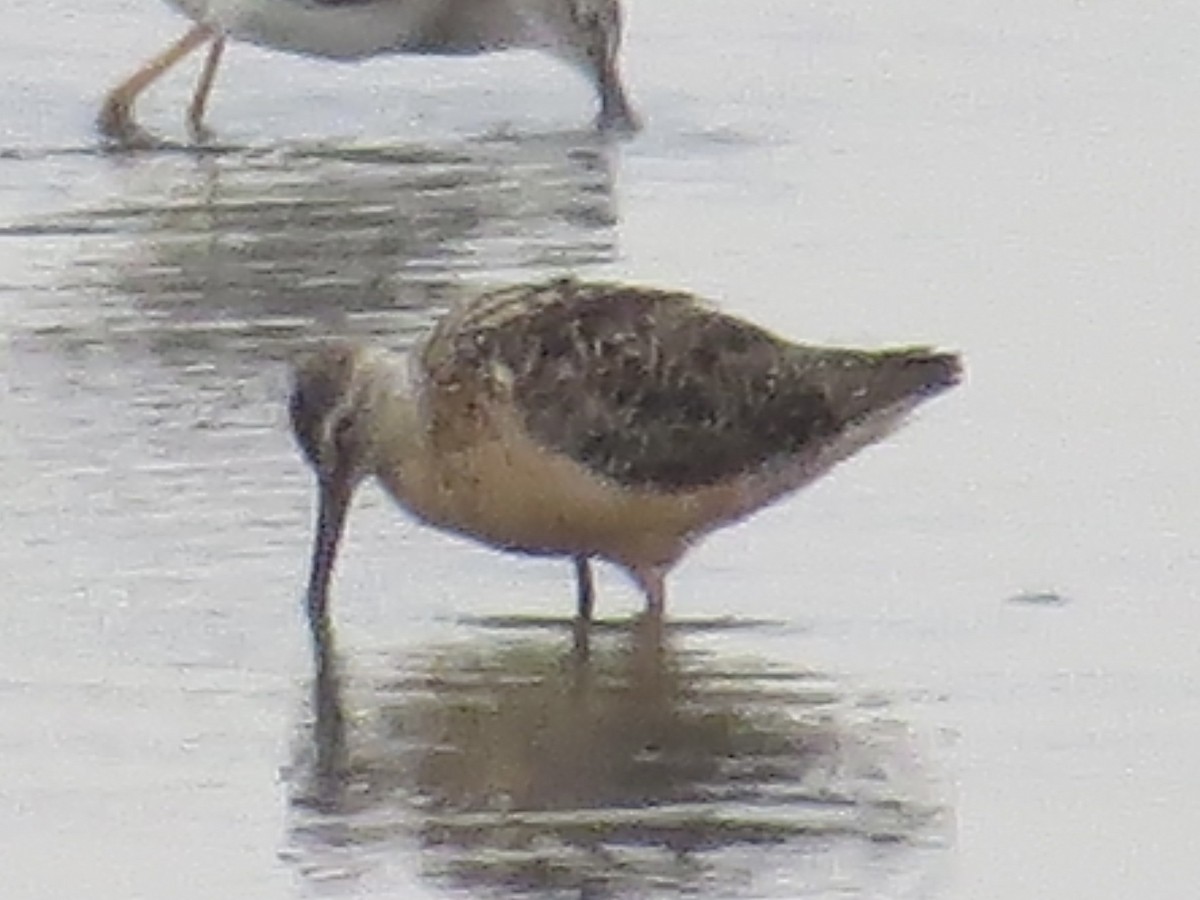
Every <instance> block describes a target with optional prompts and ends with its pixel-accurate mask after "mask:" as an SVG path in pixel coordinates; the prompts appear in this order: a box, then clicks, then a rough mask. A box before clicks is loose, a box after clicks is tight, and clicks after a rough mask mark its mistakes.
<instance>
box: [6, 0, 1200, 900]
mask: <svg viewBox="0 0 1200 900" xmlns="http://www.w3.org/2000/svg"><path fill="white" fill-rule="evenodd" d="M13 5H14V7H15V8H14V10H13V11H11V12H10V17H9V23H10V24H9V27H8V28H7V29H6V30H5V31H4V34H3V35H2V36H0V70H2V71H3V74H4V76H5V77H4V79H3V82H4V84H5V89H4V90H3V91H0V113H3V115H2V116H0V121H2V122H3V125H2V126H0V134H2V135H3V138H2V142H0V334H2V335H3V338H4V343H3V348H4V349H3V351H2V353H3V360H4V366H3V370H2V371H3V379H4V388H5V390H4V392H3V398H4V401H3V402H4V405H3V413H4V415H3V421H4V427H3V428H2V429H0V496H3V497H4V504H3V510H4V525H5V527H4V528H3V529H2V531H0V570H2V571H4V572H5V573H6V575H5V577H4V579H3V581H2V582H0V583H3V584H4V585H5V587H6V590H5V592H4V594H5V602H4V603H3V606H2V611H0V617H2V618H0V621H2V626H3V627H0V645H2V646H0V697H2V702H3V707H2V708H3V710H4V722H5V727H4V729H3V733H2V735H0V835H3V837H4V840H3V841H2V842H0V845H2V849H0V860H3V863H4V872H5V878H4V883H5V888H4V891H3V893H4V895H5V896H6V897H8V896H11V897H21V898H24V897H29V898H41V897H58V896H76V895H84V894H86V895H88V896H92V897H114V898H116V897H122V898H124V897H154V896H171V897H190V896H196V897H212V896H230V897H275V896H303V897H347V896H404V897H409V896H412V897H417V896H429V897H437V896H446V895H455V894H470V895H472V896H477V895H490V896H497V897H505V896H556V897H557V896H563V897H567V896H582V897H640V896H664V897H666V896H679V895H681V894H689V895H699V896H712V897H728V896H772V897H834V896H837V897H846V896H850V897H879V898H896V897H954V898H972V900H973V898H993V897H994V898H1012V897H1048V898H1049V897H1054V898H1059V897H1088V898H1105V897H1112V898H1125V897H1129V896H1133V895H1134V894H1135V893H1137V894H1146V895H1150V896H1155V897H1180V898H1183V897H1190V896H1191V895H1192V893H1193V890H1194V889H1193V887H1192V885H1194V884H1195V882H1196V881H1197V878H1198V876H1200V864H1198V863H1197V861H1196V860H1197V856H1196V853H1195V839H1194V835H1195V833H1196V832H1197V830H1198V826H1200V812H1198V811H1197V805H1196V804H1195V803H1194V802H1193V799H1192V798H1193V797H1194V796H1195V795H1196V792H1197V790H1198V789H1200V785H1198V784H1197V780H1196V778H1195V776H1194V774H1193V770H1194V762H1193V761H1194V759H1195V758H1196V756H1197V753H1198V752H1200V716H1198V714H1197V711H1196V710H1197V699H1198V697H1200V659H1198V657H1197V651H1196V639H1195V635H1196V633H1197V630H1198V628H1200V606H1198V605H1197V604H1196V603H1195V602H1194V601H1195V598H1196V587H1195V585H1196V584H1197V583H1200V578H1198V576H1200V556H1198V555H1197V552H1196V550H1195V549H1194V547H1195V543H1196V541H1195V537H1196V536H1197V535H1198V534H1200V488H1198V487H1197V482H1196V480H1195V478H1194V477H1193V474H1192V468H1193V465H1192V453H1191V452H1190V451H1191V449H1192V448H1193V447H1195V446H1197V445H1198V444H1200V424H1198V422H1200V420H1197V418H1196V417H1195V416H1192V415H1190V414H1189V410H1190V409H1191V407H1192V404H1193V398H1192V393H1193V385H1194V384H1195V383H1196V382H1197V376H1198V375H1200V372H1198V371H1197V369H1198V367H1200V363H1197V358H1198V357H1197V354H1196V352H1195V335H1196V334H1197V333H1200V328H1198V327H1197V326H1198V325H1200V321H1198V319H1200V311H1198V310H1200V307H1198V306H1197V305H1196V304H1195V302H1194V296H1195V295H1196V293H1197V291H1196V288H1197V287H1198V281H1200V279H1198V277H1197V269H1196V267H1195V265H1194V260H1195V258H1196V252H1197V250H1198V249H1200V242H1198V241H1197V237H1198V234H1197V225H1196V217H1195V207H1196V202H1197V196H1198V193H1197V181H1198V176H1197V172H1196V169H1195V166H1194V160H1195V159H1196V158H1197V151H1198V150H1200V129H1198V128H1197V126H1196V125H1195V124H1194V116H1192V115H1191V114H1190V111H1189V106H1188V103H1187V101H1188V99H1190V97H1191V94H1192V91H1191V90H1190V88H1191V86H1192V85H1193V83H1194V81H1195V75H1194V73H1193V71H1192V70H1193V68H1194V66H1193V65H1192V61H1193V57H1194V54H1193V52H1192V48H1193V47H1194V46H1195V43H1196V40H1197V38H1200V35H1198V34H1197V30H1198V26H1197V25H1196V22H1195V19H1194V16H1193V15H1192V13H1191V9H1190V7H1188V6H1185V5H1183V4H1170V3H1168V4H1165V5H1164V4H1160V5H1159V6H1157V7H1155V8H1154V9H1153V10H1150V9H1147V8H1145V7H1144V6H1141V5H1137V4H1134V3H1132V2H1119V3H1110V4H1106V5H1103V6H1098V7H1096V6H1092V7H1088V6H1079V5H1078V4H1067V3H1054V2H1051V3H1045V2H1042V3H1037V4H1035V3H1032V2H1025V0H1019V2H1016V3H1010V4H1008V5H1006V6H1005V7H1004V8H1003V9H1000V10H998V9H995V8H993V7H994V5H992V4H984V3H981V2H974V0H971V2H966V3H960V4H958V5H956V6H955V7H954V9H953V10H948V9H946V8H945V5H944V4H941V5H935V4H932V3H913V4H903V5H901V6H900V7H895V8H893V7H888V8H883V7H882V6H879V5H870V4H868V5H866V6H860V7H856V8H853V9H849V8H846V7H845V6H844V5H843V4H833V3H824V2H813V3H808V4H801V5H796V4H794V3H786V2H782V0H769V2H768V0H764V2H761V3H758V4H754V5H752V7H751V8H748V9H749V10H750V11H746V10H743V11H741V12H740V13H739V12H737V11H731V9H730V5H729V4H728V3H719V2H716V0H689V2H683V0H660V2H659V3H657V4H653V5H650V4H636V5H635V6H636V8H634V9H632V10H631V13H630V17H629V18H630V23H629V26H630V37H629V47H628V64H627V69H628V72H627V74H628V79H629V82H630V86H631V90H632V94H633V98H634V99H635V101H636V102H637V103H638V105H639V107H640V109H641V111H642V113H643V114H644V116H645V117H646V119H647V122H648V128H647V130H646V132H645V133H644V134H642V135H641V136H639V137H638V138H637V139H636V140H634V141H632V142H630V143H628V144H608V143H605V142H603V141H601V140H599V139H597V138H596V137H594V136H593V135H592V134H591V133H590V132H589V131H588V130H587V129H586V123H587V121H588V120H589V119H590V116H591V115H592V108H591V98H590V97H589V95H588V91H587V88H586V86H585V85H583V84H582V83H580V82H579V81H578V80H577V79H576V78H575V77H574V76H573V75H572V74H571V73H569V72H565V71H563V70H561V69H559V68H557V67H556V66H555V64H553V63H552V62H549V61H546V60H542V59H539V58H537V57H534V56H528V55H513V56H511V57H505V58H495V59H490V60H474V61H464V60H446V61H434V60H418V61H413V60H381V61H376V62H372V63H369V64H365V65H361V66H351V67H346V66H338V65H333V64H325V63H319V62H313V61H307V60H301V59H293V58H288V57H283V56H278V55H274V54H271V53H267V52H263V51H259V50H255V49H253V48H247V47H241V46H235V47H233V48H232V50H231V52H230V53H229V54H228V68H227V70H225V71H223V73H222V75H221V79H220V81H219V83H218V87H217V93H216V95H215V98H214V103H213V107H212V109H211V118H212V124H213V125H214V126H215V127H216V128H217V130H218V134H219V138H218V141H217V143H216V145H215V146H214V147H213V148H210V149H209V150H207V151H205V152H202V153H198V152H193V151H189V150H188V149H186V148H185V147H183V146H178V147H174V148H168V149H165V150H163V151H160V152H154V153H145V154H135V155H123V154H111V153H105V152H101V151H100V149H99V147H98V142H97V140H96V138H95V135H94V134H93V132H92V130H91V117H92V116H93V114H94V111H95V106H96V103H97V101H98V98H99V96H100V95H101V93H102V91H103V88H104V86H106V85H108V84H110V83H111V82H112V81H113V79H114V78H115V77H117V76H118V75H120V74H121V73H124V72H126V71H128V70H129V69H130V68H131V67H132V66H133V65H134V64H135V63H136V62H137V61H138V60H141V59H143V58H145V57H146V56H148V55H149V54H150V53H152V52H154V51H155V50H156V49H158V47H159V46H160V45H161V44H162V43H163V42H165V41H166V40H168V39H170V38H171V37H173V36H174V35H175V34H176V33H177V32H178V29H179V27H180V22H179V21H178V20H177V19H175V18H174V17H173V16H172V15H171V14H170V13H169V12H168V11H167V10H166V8H165V7H162V6H161V5H160V4H156V3H153V2H151V0H97V2H95V3H92V4H88V5H87V7H86V8H82V7H79V6H78V5H76V6H69V5H67V4H65V3H62V2H58V0H52V2H49V3H33V2H32V0H13ZM189 79H190V75H189V76H186V77H185V76H183V75H180V76H177V77H174V78H172V79H170V80H169V81H168V82H166V83H165V84H164V85H163V86H162V87H161V89H158V90H156V91H155V92H154V93H153V94H151V95H150V96H149V97H148V98H147V100H146V102H145V103H144V106H143V107H142V110H141V114H142V117H143V120H144V122H145V123H146V124H147V125H148V126H149V127H151V128H153V129H154V130H156V131H158V132H160V133H162V134H164V135H166V136H168V137H170V138H172V139H175V140H180V139H181V138H182V134H183V129H182V124H181V123H182V110H183V105H184V103H185V101H186V97H187V92H188V90H189ZM565 271H573V272H577V273H580V274H581V275H585V276H588V277H598V278H620V279H636V280H641V281H648V282H654V283H660V284H668V285H675V286H681V287H687V288H690V289H694V290H696V291H699V292H701V293H703V294H706V295H708V296H712V297H713V298H715V299H717V300H718V301H719V302H720V303H721V304H722V305H723V306H724V307H725V308H727V309H729V310H731V311H734V312H737V313H739V314H742V315H746V316H749V317H751V318H753V319H755V320H757V321H760V322H763V323H765V324H767V325H769V326H771V327H774V328H776V329H778V330H780V331H782V332H784V333H787V334H789V335H794V336H796V337H798V338H804V339H810V340H820V341H837V342H852V343H863V344H877V343H884V342H891V341H896V342H907V341H919V342H931V343H937V344H941V345H945V346H950V347H957V348H961V349H962V350H963V351H964V352H965V354H966V357H967V362H968V383H967V384H966V385H965V386H964V387H962V388H960V389H958V390H957V391H955V392H954V393H952V394H951V395H949V396H947V397H945V398H942V399H939V400H938V401H937V402H936V403H934V404H931V405H930V407H929V408H928V409H927V410H925V411H923V413H922V414H921V415H920V416H919V417H918V420H917V421H916V422H915V423H914V424H913V425H912V426H911V427H910V428H909V429H908V430H906V431H905V432H903V433H902V434H901V435H899V436H898V437H897V438H895V439H894V440H892V441H890V442H889V443H888V444H887V445H886V446H881V447H879V448H876V449H874V450H872V451H870V452H868V453H865V454H864V455H863V456H862V457H860V458H857V459H855V460H854V461H852V462H850V463H848V464H847V465H845V466H843V467H842V468H841V469H839V470H838V471H837V472H835V473H834V474H833V475H832V476H831V477H829V478H828V479H826V480H825V481H824V482H822V483H821V484H820V485H817V486H814V487H813V488H812V489H810V490H809V491H807V492H806V493H805V494H804V495H803V496H802V497H799V498H796V499H795V500H794V501H791V502H789V503H786V504H784V505H781V506H779V507H777V508H775V509H772V510H770V511H768V512H766V513H764V514H762V515H760V516H759V517H757V518H755V519H754V520H752V521H751V522H749V523H746V524H745V525H743V526H739V527H738V528H736V529H733V530H731V531H728V532H725V533H722V534H720V535H717V536H715V537H714V538H713V539H711V540H710V541H709V542H707V543H706V544H704V545H703V546H702V547H700V548H698V549H697V550H696V551H695V552H694V553H693V554H692V555H691V556H690V557H689V558H688V560H687V561H686V563H685V564H684V565H683V566H681V567H680V569H679V570H678V571H677V572H676V573H675V575H674V576H673V578H672V580H671V583H670V588H669V590H670V596H669V601H668V602H669V609H670V611H671V622H672V624H671V626H670V627H669V629H668V631H667V634H666V635H665V637H664V638H663V641H662V643H661V645H659V644H656V643H655V642H652V641H651V642H648V641H647V640H646V639H645V636H644V635H643V634H642V632H641V631H640V630H639V629H638V628H637V627H636V626H635V624H634V623H633V622H632V621H631V620H630V616H631V615H632V614H633V613H635V612H636V611H637V609H638V605H639V601H638V598H637V596H636V594H635V592H634V591H633V590H632V588H631V587H630V586H629V585H627V584H625V583H624V582H623V581H622V579H621V578H620V576H619V575H617V574H615V573H611V572H603V573H602V578H601V588H600V590H601V593H600V607H599V608H600V614H601V616H602V617H603V619H604V620H605V621H604V627H603V628H602V629H601V633H600V635H599V636H598V639H597V647H596V648H595V653H594V656H593V658H592V660H591V661H590V662H589V663H588V664H587V665H581V664H580V663H579V661H578V660H576V659H575V658H574V657H573V655H572V654H571V652H570V630H569V625H568V615H569V613H570V611H571V606H572V587H571V583H570V578H569V576H570V567H569V566H567V565H565V564H563V563H555V562H547V561H533V560H525V559H513V558H510V557H505V556H501V555H499V554H495V553H492V552H490V551H487V550H485V549H482V548H478V547H474V546H471V545H468V544H464V543H462V542H460V541H456V540H452V539H450V538H447V537H445V536H442V535H439V534H435V533H432V532H430V531H428V530H424V529H421V528H419V527H417V526H416V525H414V524H412V523H411V522H409V521H407V520H405V519H404V518H403V517H402V516H400V515H398V514H397V513H396V512H395V511H394V510H393V509H392V508H391V506H390V505H389V503H388V501H387V500H386V499H385V498H383V497H382V496H381V495H380V494H379V493H378V492H377V491H375V490H374V489H370V490H366V491H364V492H363V494H362V496H361V497H360V498H359V501H358V503H357V505H356V510H355V515H354V516H353V517H352V520H351V529H350V534H349V540H348V544H347V547H346V553H345V556H344V558H343V559H342V561H341V564H340V567H339V579H338V582H337V585H336V598H335V601H334V615H335V618H336V620H337V622H338V628H339V632H338V634H339V648H338V649H339V653H340V656H339V660H340V678H339V680H338V683H337V690H338V700H339V701H340V704H341V708H342V710H343V712H344V715H345V718H346V723H347V727H346V734H345V738H346V748H345V749H346V763H347V766H348V771H349V775H348V778H347V780H346V782H345V783H344V784H342V785H341V786H340V789H339V790H337V791H335V792H333V793H332V794H330V793H329V792H328V791H325V790H323V789H322V787H321V784H320V779H318V778H316V776H315V774H314V773H315V768H316V767H315V765H314V752H315V751H314V732H313V722H312V715H311V713H310V711H309V700H310V693H311V691H312V689H313V685H312V673H311V668H310V661H309V660H308V657H307V646H306V643H305V641H306V633H305V629H304V627H303V622H302V619H301V615H300V611H299V606H300V591H301V587H302V584H303V579H304V575H305V565H306V562H307V553H308V542H309V539H310V533H309V529H310V528H311V522H310V517H311V504H312V490H311V483H310V480H311V479H310V475H309V473H308V472H307V470H306V469H305V467H304V466H303V464H302V463H301V461H300V460H299V458H298V456H297V454H296V452H295V450H294V449H293V447H292V444H291V441H290V437H289V436H288V434H287V430H286V425H285V415H284V412H283V398H284V396H285V394H286V382H287V375H286V365H285V362H286V360H287V359H289V358H290V357H291V356H292V355H293V354H294V353H295V352H296V351H297V350H298V349H299V348H300V347H302V346H304V345H306V344H307V343H309V342H311V341H313V340H315V339H317V338H319V337H323V336H326V335H331V334H352V335H359V336H369V337H371V338H373V339H375V340H378V341H381V342H383V343H385V344H388V345H390V346H393V347H395V348H397V349H403V347H404V346H406V345H407V344H408V343H409V342H410V341H411V340H412V339H413V338H414V337H415V336H416V335H418V334H419V333H420V332H421V330H422V329H424V328H426V327H427V326H428V324H429V323H430V322H431V321H432V320H433V319H434V318H435V317H436V315H437V314H438V312H439V311H440V310H442V309H444V308H445V307H446V305H447V304H449V303H451V302H453V301H454V300H455V299H456V298H458V297H460V296H463V295H464V294H466V293H468V292H472V291H475V290H478V289H480V288H482V287H487V286H492V285H498V284H503V283H507V282H510V281H513V280H525V279H532V278H539V277H547V276H550V275H553V274H558V273H562V272H565Z"/></svg>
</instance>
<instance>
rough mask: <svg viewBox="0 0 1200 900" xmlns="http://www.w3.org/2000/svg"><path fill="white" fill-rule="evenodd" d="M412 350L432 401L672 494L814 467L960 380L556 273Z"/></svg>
mask: <svg viewBox="0 0 1200 900" xmlns="http://www.w3.org/2000/svg"><path fill="white" fill-rule="evenodd" d="M422 363H423V367H424V369H425V371H426V375H427V378H428V384H429V388H430V389H431V390H432V391H433V392H434V394H435V395H436V396H440V397H442V398H444V399H445V400H446V401H447V404H445V405H444V408H447V409H449V408H457V407H455V403H457V404H459V405H461V404H464V403H465V404H470V405H471V408H472V409H476V408H478V407H486V406H487V405H488V404H489V403H500V404H502V405H504V406H506V407H510V408H511V410H512V411H513V412H514V413H515V414H516V416H517V417H518V418H519V420H520V421H521V422H522V424H523V426H524V428H525V430H526V431H527V432H528V434H529V436H530V437H531V439H532V440H534V441H535V442H537V443H538V444H540V445H541V446H543V447H545V448H547V449H548V450H552V451H554V452H556V453H559V454H562V455H564V456H566V457H568V458H570V459H572V460H574V461H575V462H577V463H578V464H580V465H581V466H583V467H584V468H586V469H587V470H588V471H590V472H592V473H594V474H595V475H597V476H599V477H602V478H604V479H606V480H608V481H610V482H613V483H615V484H617V485H620V486H622V487H625V488H630V489H636V490H649V491H655V492H667V493H676V494H679V493H686V492H692V491H697V490H701V489H704V488H709V487H712V486H714V485H718V484H721V483H724V482H729V481H731V480H735V479H739V478H754V477H757V476H758V475H760V474H761V473H762V472H763V471H764V470H786V469H788V468H789V466H790V465H791V464H792V463H795V464H796V465H801V466H803V465H807V464H809V463H814V462H815V461H818V460H823V462H822V463H821V467H822V468H824V467H827V465H828V464H832V462H835V461H836V459H833V460H832V461H830V460H829V457H830V454H831V453H832V454H833V455H834V456H837V458H844V457H845V456H846V455H849V453H852V452H853V451H854V450H855V449H858V446H861V445H862V443H867V442H869V441H870V440H874V439H876V438H877V437H879V436H882V433H884V432H885V431H886V428H885V427H884V424H885V423H883V421H882V420H883V419H884V418H888V417H891V418H897V419H898V418H899V417H902V415H903V413H904V412H907V410H908V409H909V408H911V406H914V405H915V404H916V403H917V402H919V400H920V399H922V398H923V397H925V396H927V395H930V394H932V393H935V392H937V391H938V390H940V389H942V388H945V387H948V386H950V385H951V384H953V383H954V382H955V381H956V380H957V377H958V362H957V360H956V358H954V357H953V356H950V355H948V354H939V353H933V352H930V351H928V350H925V349H920V348H918V349H905V350H895V351H883V352H875V353H872V352H861V351H847V350H838V349H826V348H814V347H805V346H799V345H794V344H790V343H788V342H786V341H783V340H781V339H780V338H778V337H776V336H774V335H772V334H770V333H769V332H767V331H765V330H763V329H761V328H758V327H757V326H754V325H751V324H749V323H746V322H743V321H741V320H738V319H735V318H733V317H730V316H727V315H724V314H722V313H720V312H718V311H716V310H714V309H712V308H711V307H709V306H707V305H706V304H704V303H702V302H699V301H697V300H696V299H695V298H693V297H692V296H690V295H687V294H682V293H677V292H669V291H661V290H653V289H647V288H640V287H629V286H624V285H613V284H589V283H581V282H577V281H574V280H567V279H564V280H558V281H553V282H548V283H544V284H540V285H533V286H521V287H518V288H513V289H509V290H503V291H498V292H494V293H492V294H489V295H487V296H485V297H483V298H481V299H480V300H478V301H476V302H475V303H474V304H471V305H470V306H468V307H466V308H464V309H462V310H460V311H458V312H457V313H453V314H451V315H450V316H449V317H447V318H446V319H445V320H444V321H443V322H442V323H441V324H440V325H439V327H438V328H437V329H436V331H435V333H434V334H433V336H432V337H431V340H430V341H429V343H428V344H427V345H426V348H425V350H424V357H423V360H422ZM461 411H462V410H461V409H460V410H459V412H461ZM460 418H462V417H461V416H460ZM467 418H469V417H467ZM876 419H878V420H879V421H878V422H875V421H874V420H876ZM873 424H878V425H879V428H878V429H877V430H878V431H879V434H873V433H871V432H872V428H871V427H870V426H872V425H873ZM892 424H894V422H888V423H886V425H887V427H890V426H891V425H892ZM855 435H857V437H855ZM852 437H853V438H854V440H853V443H854V444H855V445H854V446H842V447H841V449H840V451H839V444H840V443H842V438H847V439H849V438H852ZM835 451H836V452H835ZM813 474H819V472H815V473H813ZM803 480H807V479H806V478H801V479H800V481H801V482H802V481H803ZM797 486H798V485H797ZM780 487H781V489H786V487H787V485H786V484H781V485H780Z"/></svg>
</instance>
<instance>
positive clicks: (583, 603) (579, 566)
mask: <svg viewBox="0 0 1200 900" xmlns="http://www.w3.org/2000/svg"><path fill="white" fill-rule="evenodd" d="M575 582H576V585H577V587H578V589H579V594H578V597H579V607H578V614H579V618H580V619H582V620H583V621H584V622H590V621H592V608H593V606H594V605H595V602H596V587H595V583H594V582H593V581H592V566H591V563H590V562H589V561H588V558H587V557H586V556H576V557H575Z"/></svg>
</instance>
